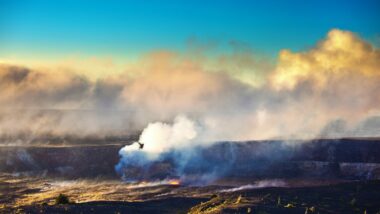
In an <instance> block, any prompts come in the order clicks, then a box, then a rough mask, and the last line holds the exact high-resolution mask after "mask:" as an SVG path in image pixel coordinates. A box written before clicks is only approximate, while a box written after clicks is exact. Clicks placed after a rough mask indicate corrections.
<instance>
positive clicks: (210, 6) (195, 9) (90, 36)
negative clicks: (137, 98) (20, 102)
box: [0, 0, 380, 57]
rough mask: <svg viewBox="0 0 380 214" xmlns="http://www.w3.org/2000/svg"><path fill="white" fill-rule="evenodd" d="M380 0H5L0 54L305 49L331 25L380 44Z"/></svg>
mask: <svg viewBox="0 0 380 214" xmlns="http://www.w3.org/2000/svg"><path fill="white" fill-rule="evenodd" d="M379 11H380V1H365V0H362V1H359V0H356V1H354V0H346V1H324V0H318V1H317V0H316V1H305V0H303V1H296V0H295V1H282V0H279V1H264V0H263V1H242V0H235V1H232V0H231V1H227V0H220V1H205V0H204V1H198V0H194V1H168V0H161V1H156V0H147V1H137V0H136V1H134V0H128V1H116V0H108V1H106V0H104V1H99V0H97V1H96V0H93V1H90V0H82V1H80V0H56V1H51V0H35V1H31V0H19V1H13V0H0V47H1V48H0V57H9V56H13V57H18V56H20V57H36V56H39V57H51V56H56V57H60V56H66V55H70V54H84V55H95V56H97V55H106V56H117V57H128V56H136V55H140V54H143V53H146V52H149V51H155V50H159V49H165V50H174V51H186V49H187V48H188V41H193V40H196V41H198V42H199V43H201V44H204V43H206V44H207V43H211V44H218V45H219V47H220V48H219V49H217V51H224V49H225V47H227V45H226V44H228V43H229V42H230V41H237V42H238V43H241V44H244V45H246V46H247V47H250V48H251V49H253V50H255V51H257V52H258V53H261V54H264V55H269V56H275V55H276V54H277V52H278V51H279V50H280V49H283V48H288V49H291V50H297V51H298V50H303V49H306V48H309V47H310V46H312V45H313V44H315V42H316V41H318V40H320V39H321V38H323V37H324V36H325V35H326V33H327V32H328V31H329V30H330V29H332V28H340V29H344V30H349V31H353V32H355V33H358V34H359V35H360V36H361V37H363V38H365V39H366V40H368V41H370V42H372V43H377V42H378V41H379V33H380V22H379V21H378V20H380V13H379Z"/></svg>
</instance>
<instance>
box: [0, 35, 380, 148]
mask: <svg viewBox="0 0 380 214" xmlns="http://www.w3.org/2000/svg"><path fill="white" fill-rule="evenodd" d="M73 62H74V61H73ZM91 62H93V63H90V64H93V65H94V66H95V67H97V69H95V70H96V71H94V72H92V70H91V66H89V67H86V66H81V65H85V64H86V65H88V63H70V62H68V61H67V62H66V63H65V66H57V67H54V66H45V68H43V67H41V66H38V67H33V66H29V67H26V66H24V65H22V64H17V65H11V64H4V63H3V64H1V66H0V106H1V109H0V135H1V136H8V138H7V139H11V141H14V139H17V136H19V134H20V133H22V134H23V136H34V137H36V136H37V137H38V136H39V135H43V134H49V135H54V136H55V135H59V136H60V135H78V136H89V135H90V136H92V135H95V136H99V135H100V136H105V135H106V136H107V135H127V134H130V133H133V132H135V131H138V130H142V129H143V128H144V127H145V126H146V124H148V123H150V122H156V121H163V122H169V123H170V122H171V121H173V119H174V118H175V117H176V116H177V115H181V114H185V115H187V116H188V117H190V118H191V119H192V120H195V121H196V122H197V123H199V124H200V126H201V127H202V128H203V129H205V131H202V136H198V138H199V139H200V140H202V141H208V140H227V139H233V140H243V139H267V138H274V137H285V136H287V137H289V136H290V137H314V136H317V135H319V134H320V132H321V130H322V133H323V134H325V135H326V136H334V137H341V136H347V137H349V136H357V135H359V136H379V135H380V131H379V130H380V128H379V127H380V125H379V124H380V122H376V121H380V119H379V118H378V117H375V116H378V115H380V93H379V92H380V69H379V68H380V50H379V49H377V48H375V47H374V46H372V45H371V44H369V43H367V42H365V41H364V40H362V39H361V38H359V37H358V36H357V35H355V34H354V33H352V32H349V31H342V30H337V29H334V30H331V31H330V32H329V33H328V35H327V37H326V38H325V39H323V40H322V41H320V42H319V43H318V44H317V45H316V46H315V47H314V48H311V49H309V50H306V51H303V52H297V53H294V52H291V51H288V50H283V51H281V52H280V54H279V58H278V60H277V63H276V64H275V65H271V63H270V62H263V61H262V59H257V58H256V55H255V54H252V53H249V52H238V53H233V54H227V55H221V56H219V57H212V58H207V57H205V56H204V55H202V54H199V55H197V56H194V55H191V54H179V53H173V52H167V51H161V52H155V53H152V54H149V55H147V56H145V57H142V58H141V59H139V60H137V61H135V62H133V63H126V64H125V65H124V66H122V68H120V65H118V66H114V65H115V63H113V62H112V60H106V61H102V60H100V61H99V60H95V61H91ZM99 63H100V64H99ZM76 65H78V66H77V67H76ZM96 65H99V66H96ZM46 67H48V69H46ZM100 68H104V73H102V72H101V70H102V69H100ZM106 68H107V69H106ZM84 70H85V71H84ZM9 136H10V137H9Z"/></svg>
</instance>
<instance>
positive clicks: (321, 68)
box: [271, 29, 380, 90]
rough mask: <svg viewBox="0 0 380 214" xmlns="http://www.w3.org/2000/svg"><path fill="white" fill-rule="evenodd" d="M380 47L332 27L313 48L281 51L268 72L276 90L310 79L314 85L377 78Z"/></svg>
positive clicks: (379, 76)
mask: <svg viewBox="0 0 380 214" xmlns="http://www.w3.org/2000/svg"><path fill="white" fill-rule="evenodd" d="M379 68H380V51H379V50H378V49H376V48H374V47H373V46H371V45H370V44H369V43H367V42H365V41H363V40H362V39H360V38H359V37H358V36H356V35H355V34H353V33H352V32H349V31H341V30H337V29H334V30H331V31H330V32H329V33H328V35H327V37H326V39H324V40H323V41H321V42H320V43H319V44H318V45H317V46H316V47H315V48H313V49H311V50H308V51H305V52H301V53H292V52H291V51H289V50H283V51H281V52H280V55H279V61H278V66H277V68H276V70H275V71H274V72H273V74H272V75H271V85H272V87H274V88H276V89H277V90H281V89H293V88H294V87H296V85H297V84H299V83H301V82H305V81H309V82H310V83H311V84H313V85H314V86H315V87H316V88H317V89H323V88H324V87H325V86H326V84H334V83H337V82H331V80H339V79H342V80H343V79H344V77H346V76H352V77H353V78H356V77H360V78H377V79H379V78H380V71H379Z"/></svg>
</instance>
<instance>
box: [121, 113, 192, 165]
mask: <svg viewBox="0 0 380 214" xmlns="http://www.w3.org/2000/svg"><path fill="white" fill-rule="evenodd" d="M197 136H198V131H197V126H196V124H195V122H193V121H192V120H190V119H189V118H188V117H186V116H185V115H179V116H177V117H176V118H175V119H174V123H173V124H172V125H170V124H167V123H162V122H155V123H150V124H149V125H148V126H147V127H146V128H145V129H144V130H143V132H142V133H141V135H140V139H139V142H141V143H143V144H144V148H143V149H142V150H141V152H144V153H146V154H147V155H148V158H150V159H155V158H157V157H158V156H159V155H160V154H161V153H163V152H166V151H169V150H170V149H174V148H175V149H183V148H185V147H189V146H191V145H190V144H192V145H193V143H195V142H193V141H194V140H195V139H196V137H197ZM138 147H139V145H138V144H137V143H135V144H133V145H127V146H125V147H123V148H122V149H121V150H120V152H119V153H120V155H121V156H124V155H128V153H130V152H136V151H139V149H138Z"/></svg>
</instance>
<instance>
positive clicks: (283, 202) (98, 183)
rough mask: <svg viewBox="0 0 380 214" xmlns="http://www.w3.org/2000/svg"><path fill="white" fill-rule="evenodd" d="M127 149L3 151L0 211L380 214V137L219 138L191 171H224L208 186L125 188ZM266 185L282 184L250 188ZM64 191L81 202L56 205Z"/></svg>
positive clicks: (163, 173) (152, 172) (162, 168)
mask: <svg viewBox="0 0 380 214" xmlns="http://www.w3.org/2000/svg"><path fill="white" fill-rule="evenodd" d="M123 144H124V143H123ZM122 146H123V145H122V144H121V143H117V141H112V144H99V145H88V144H84V145H78V144H73V145H67V144H65V145H60V144H59V145H55V144H54V145H51V144H50V145H33V144H30V145H28V146H25V145H24V146H10V145H3V146H0V213H17V212H19V213H186V212H191V213H363V214H364V213H366V214H370V213H378V212H380V181H379V180H380V140H379V139H336V140H331V139H321V140H313V141H309V142H299V141H287V142H283V141H266V142H257V141H248V142H221V143H217V144H214V145H212V146H210V147H207V148H197V149H196V154H197V157H196V159H195V160H196V161H193V162H191V161H190V162H189V164H188V166H186V168H185V170H184V172H185V173H187V174H188V175H190V176H194V174H195V175H196V174H197V173H198V174H202V173H203V172H207V171H208V170H210V169H212V170H219V171H222V172H223V173H221V174H220V176H221V177H220V179H218V180H217V181H215V182H214V183H213V184H210V185H207V186H191V185H189V184H188V183H183V184H181V185H179V186H178V185H168V184H166V183H160V184H154V185H152V186H150V183H148V184H146V183H143V184H141V185H137V186H133V187H132V186H130V185H127V184H124V183H122V182H121V181H120V175H118V174H117V173H116V172H115V169H114V166H115V165H116V164H117V163H118V161H119V157H118V151H119V149H120V148H121V147H122ZM168 157H169V158H168V159H167V160H163V161H161V162H157V163H155V164H152V165H151V166H150V168H148V169H144V171H143V172H141V171H139V170H137V171H133V172H134V173H138V174H139V176H141V177H140V178H142V179H145V180H155V179H157V178H165V177H170V176H172V174H171V173H172V171H173V170H171V167H173V163H172V162H171V159H170V157H172V156H170V154H169V155H168ZM126 172H127V173H128V171H126ZM131 175H132V176H136V175H135V174H133V173H132V174H131ZM195 178H196V176H195ZM260 180H269V181H270V182H269V183H271V181H272V180H274V181H276V182H275V184H274V185H271V184H270V185H263V186H254V187H252V186H251V187H249V188H246V189H244V187H247V186H245V185H249V184H256V183H257V181H260ZM277 181H280V182H277ZM278 183H279V185H278ZM271 186H272V187H271ZM239 187H240V188H241V189H233V188H239ZM225 190H226V191H225ZM59 193H64V194H66V195H67V196H68V197H69V198H70V200H71V201H72V202H75V203H73V204H67V205H55V204H54V198H55V197H57V195H58V194H59Z"/></svg>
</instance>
